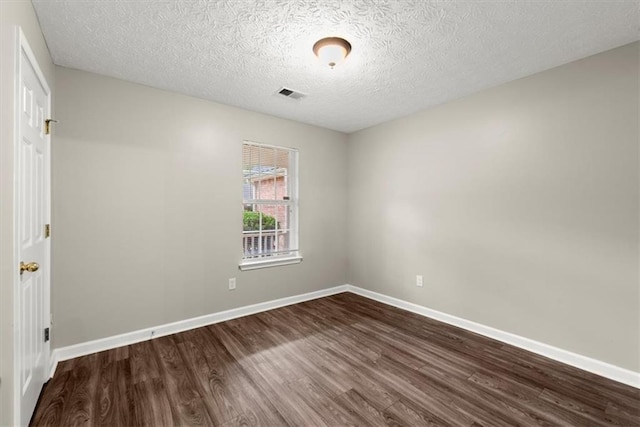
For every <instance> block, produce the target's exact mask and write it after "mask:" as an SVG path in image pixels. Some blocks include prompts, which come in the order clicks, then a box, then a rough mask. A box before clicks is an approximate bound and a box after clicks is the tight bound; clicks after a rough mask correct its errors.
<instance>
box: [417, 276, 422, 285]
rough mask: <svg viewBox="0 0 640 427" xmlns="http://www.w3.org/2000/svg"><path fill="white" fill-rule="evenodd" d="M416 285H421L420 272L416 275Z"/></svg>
mask: <svg viewBox="0 0 640 427" xmlns="http://www.w3.org/2000/svg"><path fill="white" fill-rule="evenodd" d="M416 286H419V287H422V276H421V275H420V274H418V275H417V276H416Z"/></svg>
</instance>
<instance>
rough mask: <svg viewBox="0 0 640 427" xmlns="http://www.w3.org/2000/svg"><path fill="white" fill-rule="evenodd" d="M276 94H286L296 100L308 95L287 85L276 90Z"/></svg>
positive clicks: (285, 95)
mask: <svg viewBox="0 0 640 427" xmlns="http://www.w3.org/2000/svg"><path fill="white" fill-rule="evenodd" d="M276 95H279V96H284V97H287V98H289V99H295V100H296V101H298V100H300V99H302V98H305V97H306V96H307V95H306V94H304V93H302V92H298V91H297V90H293V89H289V88H287V87H281V88H280V89H278V90H277V92H276Z"/></svg>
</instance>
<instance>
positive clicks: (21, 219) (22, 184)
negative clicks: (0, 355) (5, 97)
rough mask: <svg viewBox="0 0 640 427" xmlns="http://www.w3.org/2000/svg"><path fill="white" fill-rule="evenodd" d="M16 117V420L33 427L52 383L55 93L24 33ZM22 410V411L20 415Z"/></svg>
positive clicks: (19, 36) (20, 41) (19, 64)
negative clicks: (48, 129) (51, 128)
mask: <svg viewBox="0 0 640 427" xmlns="http://www.w3.org/2000/svg"><path fill="white" fill-rule="evenodd" d="M18 40H19V51H18V53H19V58H18V73H17V88H16V90H17V93H16V96H17V102H16V108H17V109H18V111H17V114H16V117H17V120H18V126H17V131H18V135H17V140H16V158H15V160H16V165H15V170H16V175H15V176H16V199H15V200H16V223H15V225H16V230H15V236H16V244H17V259H18V260H19V261H20V265H19V266H16V268H17V277H19V279H18V280H17V285H16V286H17V289H16V290H15V291H16V292H15V295H16V314H15V333H16V350H15V354H16V361H15V367H16V383H17V384H16V385H17V387H16V394H17V396H16V397H17V400H16V405H15V409H16V410H18V408H19V415H18V414H16V421H17V422H19V423H20V425H27V424H28V423H29V420H30V418H31V415H32V414H33V410H34V408H35V405H36V403H37V401H38V396H39V395H40V391H41V390H42V385H43V384H44V382H45V381H46V380H47V377H48V369H47V366H48V364H49V342H45V328H48V327H49V323H50V319H49V280H50V275H49V249H50V241H49V239H48V238H47V237H48V236H47V235H46V234H47V233H45V225H46V224H47V223H48V222H49V213H50V211H49V199H50V197H49V193H50V178H49V170H50V149H49V148H50V140H49V136H48V135H46V134H45V119H47V118H49V109H50V91H49V86H48V85H47V82H46V81H45V80H44V78H43V76H42V73H41V72H40V68H39V67H38V64H37V63H36V62H35V57H34V56H33V54H32V53H31V50H30V49H29V46H28V45H27V43H26V39H25V38H24V35H23V34H22V32H19V34H18ZM16 412H18V411H16Z"/></svg>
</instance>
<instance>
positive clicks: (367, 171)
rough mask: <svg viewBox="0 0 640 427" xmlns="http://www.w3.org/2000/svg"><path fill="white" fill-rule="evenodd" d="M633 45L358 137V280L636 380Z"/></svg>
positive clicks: (639, 334) (352, 153) (352, 168)
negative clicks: (629, 373)
mask: <svg viewBox="0 0 640 427" xmlns="http://www.w3.org/2000/svg"><path fill="white" fill-rule="evenodd" d="M638 46H639V45H638V44H637V43H636V44H631V45H627V46H624V47H621V48H618V49H614V50H611V51H608V52H605V53H602V54H599V55H595V56H593V57H589V58H586V59H584V60H581V61H577V62H573V63H570V64H568V65H565V66H562V67H559V68H555V69H552V70H548V71H546V72H543V73H539V74H536V75H533V76H531V77H528V78H524V79H521V80H518V81H514V82H511V83H509V84H505V85H502V86H499V87H496V88H493V89H490V90H486V91H484V92H481V93H478V94H475V95H472V96H469V97H466V98H463V99H460V100H457V101H455V102H451V103H449V104H446V105H443V106H440V107H438V108H434V109H431V110H428V111H423V112H420V113H417V114H415V115H412V116H410V117H407V118H404V119H400V120H396V121H393V122H389V123H386V124H382V125H380V126H376V127H373V128H370V129H367V130H363V131H360V132H357V133H355V134H352V135H350V137H349V154H348V159H349V165H348V170H349V174H348V180H349V206H348V212H349V220H348V227H349V228H348V229H349V244H350V247H349V281H350V283H352V284H354V285H357V286H362V287H365V288H368V289H371V290H373V291H377V292H381V293H384V294H388V295H391V296H394V297H398V298H402V299H405V300H407V301H411V302H414V303H417V304H420V305H423V306H427V307H430V308H433V309H436V310H440V311H443V312H445V313H449V314H452V315H456V316H459V317H462V318H465V319H469V320H472V321H475V322H479V323H482V324H485V325H489V326H493V327H495V328H498V329H502V330H505V331H509V332H512V333H515V334H518V335H522V336H524V337H528V338H531V339H534V340H538V341H541V342H544V343H547V344H550V345H553V346H557V347H560V348H563V349H566V350H569V351H573V352H576V353H579V354H583V355H586V356H590V357H593V358H596V359H599V360H602V361H605V362H609V363H612V364H614V365H618V366H621V367H624V368H628V369H631V370H634V371H640V353H639V349H638V346H639V343H638V340H639V338H640V329H639V328H640V326H639V325H640V319H639V313H640V307H639V303H640V296H639V284H638V283H639V282H638V260H639V253H638V220H639V212H638V193H639V188H638V99H639V98H638ZM416 274H423V275H424V287H423V288H418V287H416V286H415V280H416V279H415V276H416Z"/></svg>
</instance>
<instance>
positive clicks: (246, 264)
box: [240, 141, 302, 270]
mask: <svg viewBox="0 0 640 427" xmlns="http://www.w3.org/2000/svg"><path fill="white" fill-rule="evenodd" d="M297 166H298V151H297V150H294V149H291V148H284V147H274V146H271V145H264V144H257V143H253V142H247V141H245V142H244V143H243V144H242V176H243V184H242V204H243V212H242V251H243V257H242V263H241V264H240V269H241V270H249V269H253V268H261V267H270V266H274V265H284V264H292V263H297V262H300V261H301V260H302V258H301V257H300V255H299V252H298V170H297Z"/></svg>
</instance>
